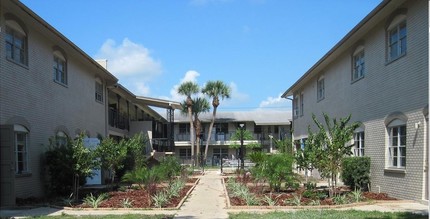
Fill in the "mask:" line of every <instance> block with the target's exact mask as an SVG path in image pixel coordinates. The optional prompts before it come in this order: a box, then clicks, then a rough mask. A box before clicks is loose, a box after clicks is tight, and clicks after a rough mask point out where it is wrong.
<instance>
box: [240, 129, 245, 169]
mask: <svg viewBox="0 0 430 219" xmlns="http://www.w3.org/2000/svg"><path fill="white" fill-rule="evenodd" d="M244 126H245V124H243V123H240V124H239V127H240V153H239V155H240V169H241V170H244V169H245V160H244V152H245V150H244V148H243V127H244Z"/></svg>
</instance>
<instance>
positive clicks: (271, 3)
mask: <svg viewBox="0 0 430 219" xmlns="http://www.w3.org/2000/svg"><path fill="white" fill-rule="evenodd" d="M21 2H23V3H24V4H25V5H26V6H27V7H29V8H30V9H31V10H33V11H34V12H35V13H36V14H38V15H39V16H40V17H42V19H44V20H45V21H46V22H48V23H49V24H50V25H52V26H53V27H54V28H55V29H57V30H58V31H60V32H61V33H62V34H63V35H64V36H65V37H67V38H68V39H69V40H71V41H72V42H73V43H74V44H75V45H77V46H78V47H79V48H81V49H82V50H83V51H84V52H85V53H87V54H88V55H89V56H90V57H92V58H94V59H107V61H108V70H109V71H110V72H111V73H112V74H113V75H115V76H116V77H117V78H118V79H119V83H120V84H122V85H123V86H125V87H126V88H127V89H128V90H130V91H131V92H133V93H134V94H135V95H137V96H147V97H152V98H161V99H166V100H173V101H178V102H182V101H183V100H184V99H185V97H183V96H180V95H178V94H177V91H176V90H177V87H178V86H179V85H180V84H181V83H183V82H185V81H194V82H196V83H198V84H199V85H200V86H204V84H205V83H206V82H207V81H210V80H212V81H213V80H221V81H223V82H224V83H226V84H227V85H229V86H230V88H231V91H232V92H231V97H230V98H229V99H225V100H221V104H220V106H219V107H218V110H219V111H253V110H291V101H290V100H287V99H284V98H281V95H282V94H283V93H284V92H285V91H286V90H287V89H288V88H289V87H290V86H291V85H292V84H294V82H296V81H297V80H298V79H299V78H300V77H301V76H302V75H303V74H304V73H305V72H306V71H307V70H308V69H310V68H311V67H312V66H313V65H314V64H315V63H316V62H317V61H318V60H319V59H320V58H321V57H322V56H324V54H326V53H327V52H328V51H329V50H330V49H331V48H332V47H334V45H335V44H336V43H337V42H339V41H340V40H341V39H342V38H343V37H344V36H345V35H346V34H347V33H348V32H349V31H350V30H351V29H352V28H354V26H355V25H357V24H358V23H359V22H360V21H361V20H362V19H363V18H364V17H365V16H366V15H367V14H368V13H370V12H371V11H372V10H373V9H374V8H375V7H376V6H377V5H378V4H379V3H380V2H381V0H347V1H346V0H117V1H113V0H91V1H88V0H62V1H58V0H21Z"/></svg>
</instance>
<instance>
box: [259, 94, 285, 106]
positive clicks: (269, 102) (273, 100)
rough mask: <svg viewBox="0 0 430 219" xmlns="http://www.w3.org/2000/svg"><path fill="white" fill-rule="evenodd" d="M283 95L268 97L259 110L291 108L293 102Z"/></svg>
mask: <svg viewBox="0 0 430 219" xmlns="http://www.w3.org/2000/svg"><path fill="white" fill-rule="evenodd" d="M281 96H282V94H279V95H278V96H277V97H267V99H266V100H263V101H262V102H261V103H260V105H259V108H260V109H266V108H291V101H290V100H287V99H285V98H282V97H281Z"/></svg>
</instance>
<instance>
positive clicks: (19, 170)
mask: <svg viewBox="0 0 430 219" xmlns="http://www.w3.org/2000/svg"><path fill="white" fill-rule="evenodd" d="M14 132H15V146H14V154H15V174H25V173H29V172H30V169H29V166H28V147H29V144H28V130H27V129H26V128H25V127H24V126H22V125H14ZM20 135H24V136H23V137H24V138H23V139H19V136H20ZM20 146H22V147H20ZM20 148H22V149H20ZM21 164H22V165H21Z"/></svg>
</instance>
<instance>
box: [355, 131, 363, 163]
mask: <svg viewBox="0 0 430 219" xmlns="http://www.w3.org/2000/svg"><path fill="white" fill-rule="evenodd" d="M354 156H356V157H363V156H364V130H360V131H357V132H355V133H354Z"/></svg>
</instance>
